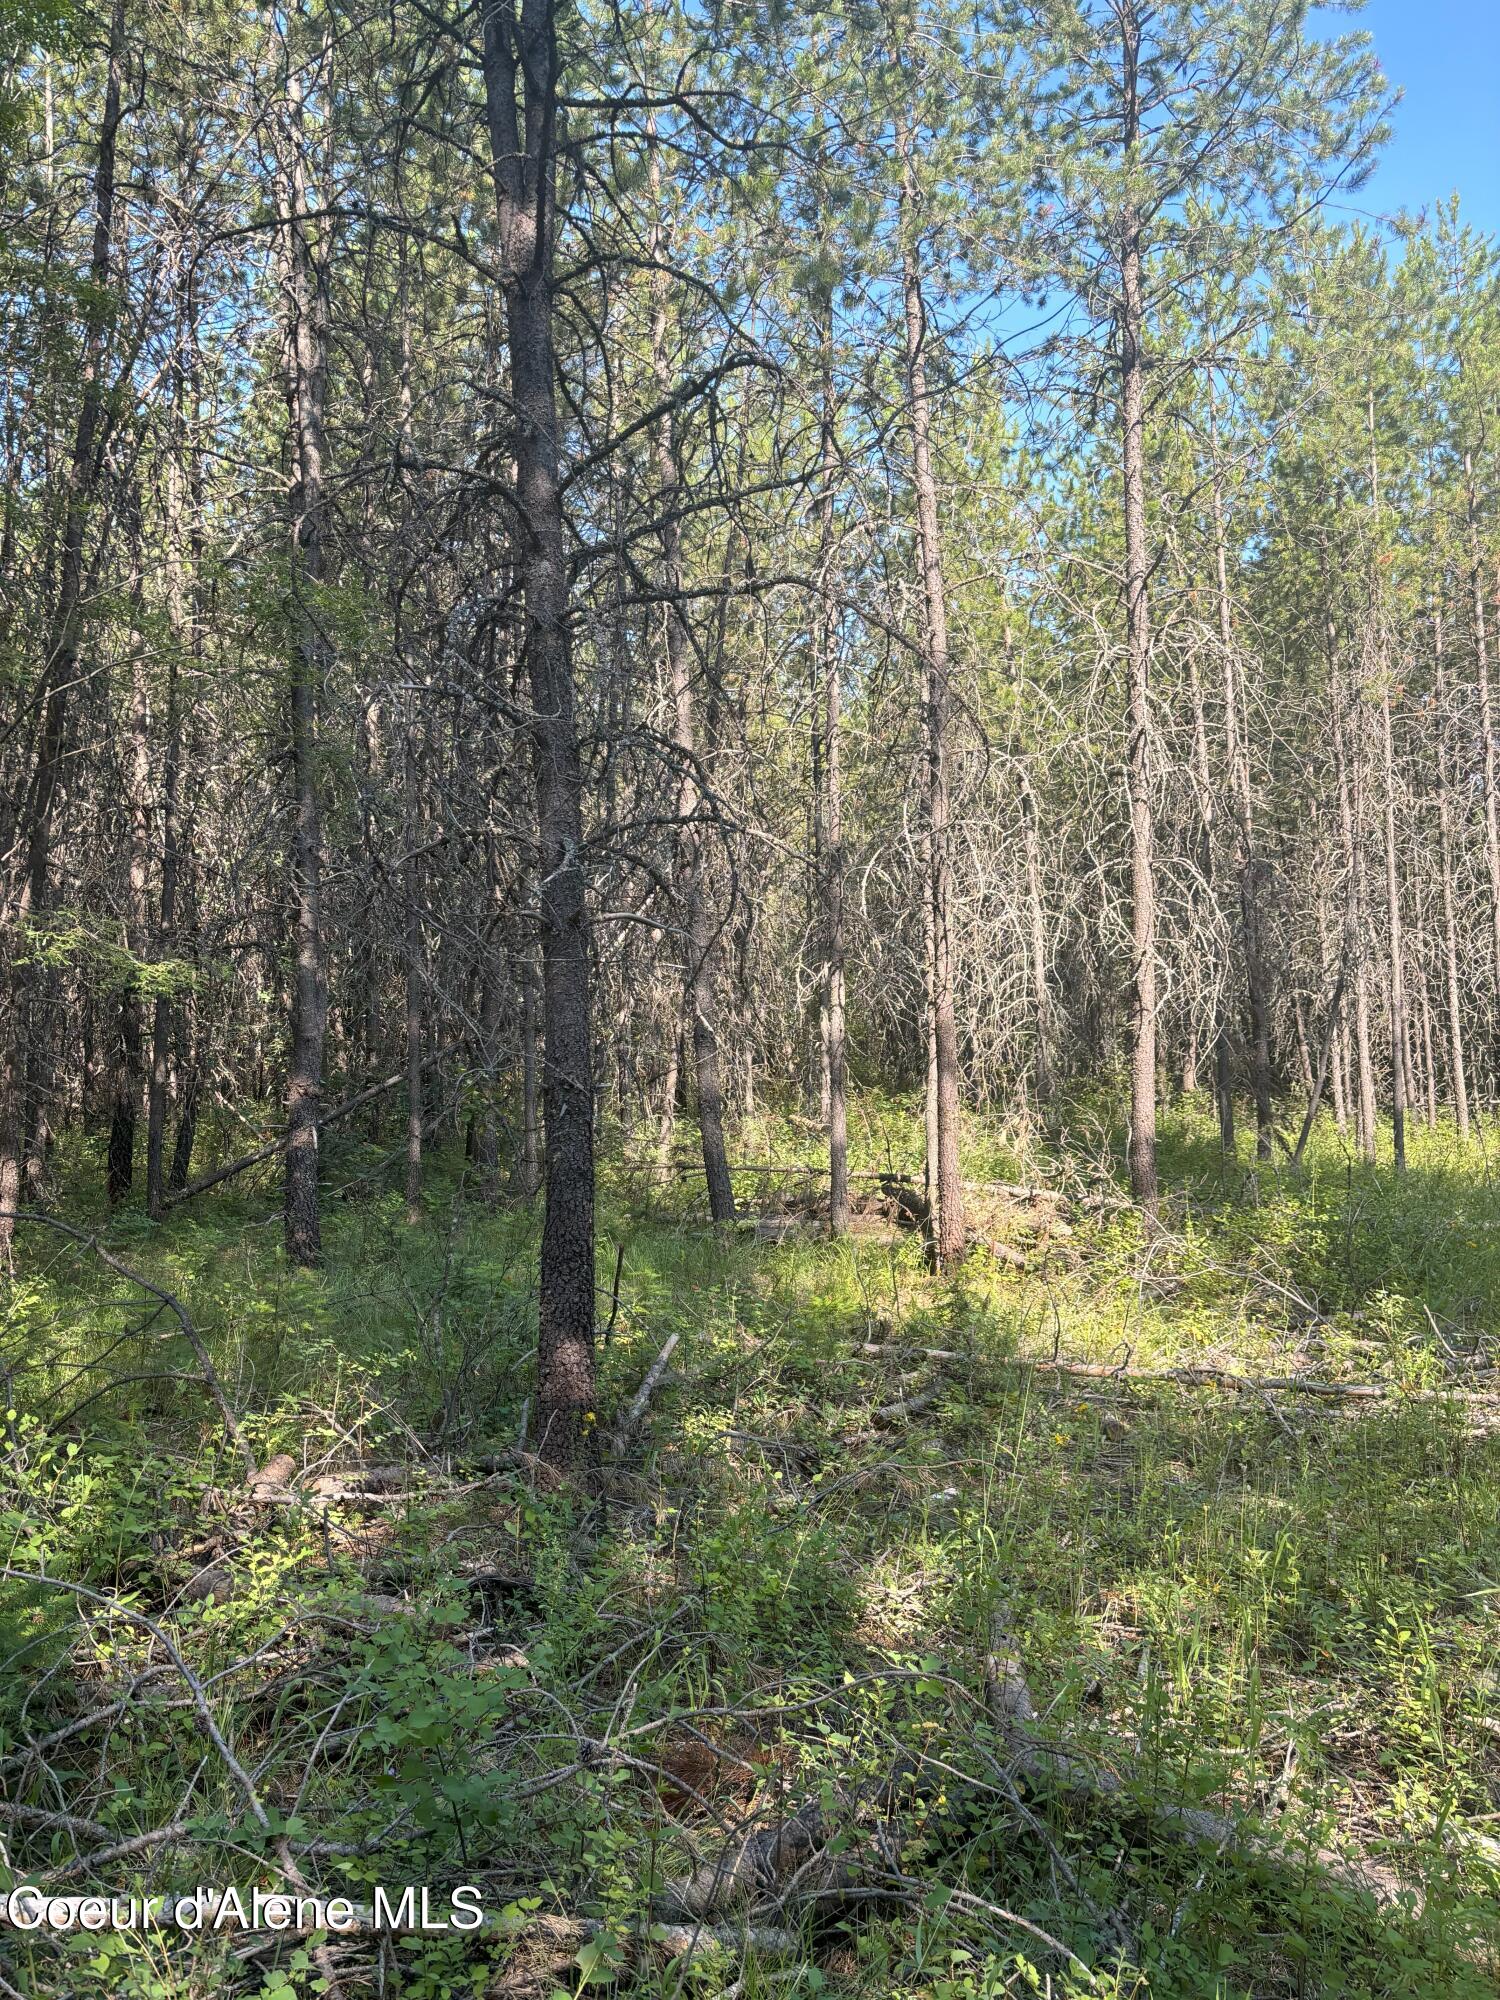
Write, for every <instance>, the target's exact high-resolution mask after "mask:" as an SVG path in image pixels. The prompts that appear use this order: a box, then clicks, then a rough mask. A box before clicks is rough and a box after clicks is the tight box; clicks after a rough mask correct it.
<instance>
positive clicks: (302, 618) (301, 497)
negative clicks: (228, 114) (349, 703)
mask: <svg viewBox="0 0 1500 2000" xmlns="http://www.w3.org/2000/svg"><path fill="white" fill-rule="evenodd" d="M285 60H286V62H287V76H286V96H285V106H284V114H283V120H282V131H281V135H280V137H281V142H282V148H283V154H284V157H283V158H282V160H281V161H280V162H279V169H278V174H277V206H278V218H277V219H278V224H279V237H280V242H279V249H280V263H281V282H282V295H283V314H284V325H283V359H284V364H285V393H286V403H287V413H288V419H289V423H290V429H291V461H292V477H291V489H290V493H289V496H288V500H289V516H290V523H291V552H290V553H291V561H290V576H291V613H292V622H293V629H294V635H295V636H294V645H293V648H292V653H291V659H290V662H289V668H290V672H289V686H288V703H287V709H288V725H289V738H290V746H291V760H290V762H291V799H290V802H289V803H290V807H291V818H292V842H291V847H292V895H293V902H294V906H295V911H296V918H295V950H296V957H295V964H294V968H293V976H292V995H291V1001H292V1004H291V1051H290V1064H289V1069H288V1076H287V1146H286V1178H285V1199H284V1230H285V1240H286V1254H287V1256H288V1258H289V1259H290V1260H291V1262H292V1263H294V1264H304V1265H314V1264H317V1263H319V1262H320V1261H321V1259H322V1252H323V1245H322V1234H321V1228H320V1223H319V1216H318V1112H319V1109H320V1106H321V1103H322V1094H323V1042H324V1037H325V1035H326V1033H327V1028H328V979H327V970H326V966H325V961H324V941H323V825H322V802H321V798H320V786H319V770H318V762H319V753H318V708H319V703H320V699H321V695H322V692H323V687H324V683H325V681H326V679H327V673H328V667H329V645H328V640H327V637H326V634H325V629H324V621H325V615H326V614H325V612H324V609H323V607H322V605H321V604H320V603H319V602H318V597H319V592H320V588H321V586H322V583H323V579H324V574H325V568H326V549H325V538H326V529H327V521H326V512H327V507H326V500H325V495H324V477H323V449H324V390H325V383H326V375H327V351H328V349H327V342H328V324H327V311H328V304H327V273H326V269H325V268H321V267H320V260H319V259H318V258H317V257H316V256H315V255H314V251H313V247H312V243H311V241H310V238H309V224H308V220H307V192H306V176H307V165H306V142H305V136H304V117H303V79H302V72H301V70H300V69H299V68H298V66H297V65H296V63H295V61H294V60H293V59H292V57H291V53H290V51H287V52H286V55H285Z"/></svg>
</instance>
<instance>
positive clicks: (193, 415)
mask: <svg viewBox="0 0 1500 2000" xmlns="http://www.w3.org/2000/svg"><path fill="white" fill-rule="evenodd" d="M194 324H195V319H194V313H193V288H192V280H191V276H190V275H189V276H187V277H186V278H185V279H184V281H183V289H182V316H181V325H180V327H179V330H178V352H179V362H178V366H177V369H176V382H175V391H174V401H175V402H176V406H177V412H178V423H177V438H176V441H175V448H174V450H173V453H172V456H171V458H170V460H169V462H168V465H167V619H168V624H169V626H170V630H171V648H170V651H169V654H168V658H167V693H166V718H165V727H164V742H163V746H162V780H161V803H160V806H159V808H158V813H159V817H160V824H161V900H160V902H159V904H158V906H157V946H158V951H159V952H160V953H162V954H164V955H168V956H170V955H172V954H173V952H174V948H175V945H176V927H177V881H178V870H179V867H180V865H181V857H180V850H179V840H180V828H179V825H178V785H179V769H180V758H181V741H180V738H181V729H182V719H181V715H180V713H179V695H178V685H179V679H180V662H181V660H182V658H183V657H184V656H185V655H188V654H191V655H193V656H194V657H196V655H197V653H198V650H199V642H200V638H201V634H202V620H201V618H200V617H199V616H198V606H197V591H198V577H199V573H200V570H201V553H202V552H201V546H200V541H199V536H200V533H201V530H200V528H199V525H198V520H199V508H200V504H201V497H202V496H201V490H200V489H201V482H200V480H199V479H198V478H197V477H196V476H193V477H191V478H190V479H189V480H188V481H187V485H188V489H189V502H190V504H191V506H192V509H193V522H192V526H191V528H190V529H188V530H186V531H185V529H184V523H183V518H182V515H183V486H184V478H183V466H182V457H183V454H184V452H185V451H186V452H190V453H192V454H194V460H195V463H196V451H197V446H196V440H195V437H194V433H195V430H196V425H197V408H196V404H197V366H196V353H195V351H194V350H193V348H192V346H191V343H192V342H193V340H194V338H195V335H194ZM185 346H186V347H187V348H188V355H187V357H186V359H185V360H184V359H183V358H181V357H182V350H183V348H184V347H185ZM189 555H190V559H191V562H192V576H191V579H189V578H188V577H187V576H186V575H185V574H184V569H185V561H186V559H187V558H189ZM190 606H191V609H189V607H190ZM177 1004H178V1003H177V1002H175V1001H174V1000H173V999H172V997H171V996H169V995H168V994H166V993H158V994H157V996H156V1001H155V1005H154V1007H153V1009H152V1019H151V1079H150V1083H149V1085H148V1091H147V1107H146V1206H147V1209H148V1210H149V1212H150V1214H151V1216H152V1218H153V1219H154V1220H160V1218H161V1216H162V1215H163V1214H164V1213H165V1210H166V1204H165V1199H164V1197H165V1192H166V1189H165V1184H164V1167H165V1164H166V1162H165V1153H166V1134H167V1094H168V1087H169V1084H170V1064H171V1053H172V1016H173V1011H174V1008H175V1006H176V1005H177Z"/></svg>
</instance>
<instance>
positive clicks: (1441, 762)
mask: <svg viewBox="0 0 1500 2000" xmlns="http://www.w3.org/2000/svg"><path fill="white" fill-rule="evenodd" d="M1433 633H1434V636H1433V646H1434V649H1435V651H1436V653H1437V658H1438V725H1437V726H1438V799H1437V804H1438V874H1439V877H1440V879H1441V883H1442V896H1443V986H1444V995H1445V998H1446V1000H1447V1005H1448V1066H1449V1075H1450V1077H1451V1079H1452V1088H1453V1113H1454V1117H1455V1118H1456V1120H1457V1121H1458V1136H1459V1138H1460V1139H1461V1140H1462V1141H1464V1142H1465V1143H1467V1142H1468V1137H1469V1083H1468V1077H1467V1075H1466V1073H1465V1065H1464V1015H1463V997H1462V989H1461V986H1460V983H1459V952H1458V911H1457V904H1456V899H1455V897H1454V892H1453V823H1452V806H1451V803H1450V794H1451V790H1452V783H1451V770H1450V766H1449V762H1448V739H1447V713H1446V710H1447V698H1446V697H1447V690H1446V686H1445V682H1444V675H1443V667H1442V659H1443V621H1442V614H1441V612H1439V613H1437V614H1436V615H1435V617H1434V621H1433Z"/></svg>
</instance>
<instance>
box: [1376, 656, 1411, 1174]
mask: <svg viewBox="0 0 1500 2000" xmlns="http://www.w3.org/2000/svg"><path fill="white" fill-rule="evenodd" d="M1380 732H1381V751H1382V756H1383V760H1384V776H1385V912H1386V935H1387V939H1388V948H1389V952H1390V972H1391V986H1390V1003H1391V1130H1392V1135H1393V1138H1394V1143H1395V1157H1396V1172H1397V1173H1398V1174H1404V1173H1405V1172H1406V1104H1407V1092H1408V1089H1409V1082H1408V1075H1407V1054H1406V967H1405V964H1404V962H1403V953H1402V948H1401V890H1400V882H1399V879H1398V876H1397V871H1396V767H1395V758H1394V756H1393V754H1392V748H1391V695H1390V689H1389V688H1388V687H1382V689H1381V693H1380Z"/></svg>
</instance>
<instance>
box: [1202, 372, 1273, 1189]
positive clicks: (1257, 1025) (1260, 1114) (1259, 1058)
mask: <svg viewBox="0 0 1500 2000" xmlns="http://www.w3.org/2000/svg"><path fill="white" fill-rule="evenodd" d="M1209 424H1210V432H1211V439H1212V448H1213V480H1212V495H1213V523H1214V570H1215V580H1216V583H1217V595H1218V606H1219V646H1220V651H1221V654H1222V657H1223V662H1224V731H1225V737H1226V741H1227V746H1228V753H1229V774H1230V781H1231V785H1232V789H1233V797H1234V818H1235V868H1236V872H1237V874H1238V876H1239V889H1240V940H1241V948H1242V950H1243V952H1244V957H1245V996H1246V1002H1247V1011H1248V1015H1249V1029H1250V1091H1251V1095H1252V1097H1253V1098H1254V1100H1255V1153H1256V1157H1257V1159H1260V1160H1269V1159H1270V1157H1271V1138H1272V1116H1271V1027H1270V1021H1271V1010H1270V1003H1269V997H1268V993H1267V982H1266V973H1265V960H1264V955H1263V951H1262V937H1263V926H1262V923H1261V909H1260V873H1261V870H1260V861H1259V857H1258V855H1257V853H1256V847H1255V809H1254V793H1253V790H1252V787H1251V782H1250V730H1249V721H1248V718H1247V716H1246V714H1245V711H1244V689H1243V686H1242V684H1241V676H1240V673H1239V663H1238V656H1237V654H1236V652H1235V645H1234V623H1233V614H1232V610H1231V606H1230V600H1229V561H1228V541H1227V536H1226V534H1225V530H1224V491H1223V485H1222V480H1221V475H1220V469H1219V433H1218V418H1217V415H1216V413H1215V411H1214V406H1213V402H1212V398H1211V397H1210V402H1209ZM1232 1115H1233V1114H1232V1113H1231V1116H1232Z"/></svg>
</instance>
